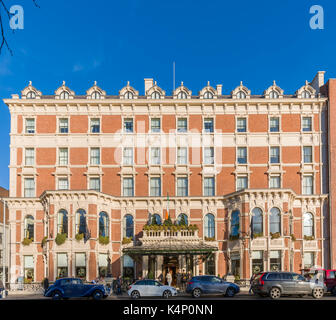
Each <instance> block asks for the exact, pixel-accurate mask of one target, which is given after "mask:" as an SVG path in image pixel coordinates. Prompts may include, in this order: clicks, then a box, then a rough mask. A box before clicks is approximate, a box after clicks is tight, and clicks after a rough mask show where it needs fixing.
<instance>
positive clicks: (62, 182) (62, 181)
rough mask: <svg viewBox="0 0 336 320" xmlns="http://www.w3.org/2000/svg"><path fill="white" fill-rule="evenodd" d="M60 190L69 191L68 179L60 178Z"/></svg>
mask: <svg viewBox="0 0 336 320" xmlns="http://www.w3.org/2000/svg"><path fill="white" fill-rule="evenodd" d="M57 189H58V190H69V180H68V178H58V188H57Z"/></svg>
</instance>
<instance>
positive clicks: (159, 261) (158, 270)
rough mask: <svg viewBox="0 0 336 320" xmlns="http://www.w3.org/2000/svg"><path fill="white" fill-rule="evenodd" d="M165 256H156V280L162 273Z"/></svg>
mask: <svg viewBox="0 0 336 320" xmlns="http://www.w3.org/2000/svg"><path fill="white" fill-rule="evenodd" d="M162 264H163V256H161V255H158V256H156V268H155V279H158V278H159V276H160V274H161V273H162Z"/></svg>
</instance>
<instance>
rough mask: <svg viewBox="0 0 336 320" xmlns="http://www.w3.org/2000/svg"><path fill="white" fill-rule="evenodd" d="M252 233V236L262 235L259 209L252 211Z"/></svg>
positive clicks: (261, 215) (261, 218) (261, 219)
mask: <svg viewBox="0 0 336 320" xmlns="http://www.w3.org/2000/svg"><path fill="white" fill-rule="evenodd" d="M252 232H253V235H256V234H259V235H260V234H262V233H263V214H262V211H261V209H260V208H254V209H253V210H252Z"/></svg>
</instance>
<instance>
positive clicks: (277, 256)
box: [270, 250, 281, 271]
mask: <svg viewBox="0 0 336 320" xmlns="http://www.w3.org/2000/svg"><path fill="white" fill-rule="evenodd" d="M270 268H271V271H280V270H281V251H280V250H274V251H273V250H272V251H270Z"/></svg>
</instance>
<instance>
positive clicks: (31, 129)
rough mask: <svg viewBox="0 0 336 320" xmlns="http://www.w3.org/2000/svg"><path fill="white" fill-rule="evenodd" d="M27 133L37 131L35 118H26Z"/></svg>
mask: <svg viewBox="0 0 336 320" xmlns="http://www.w3.org/2000/svg"><path fill="white" fill-rule="evenodd" d="M26 133H35V119H34V118H29V119H26Z"/></svg>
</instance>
